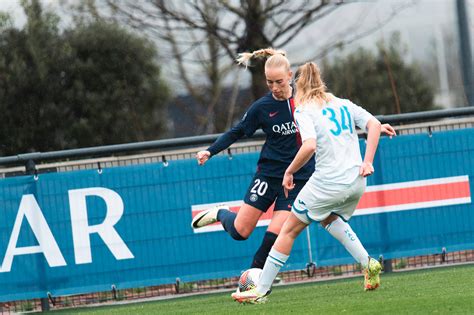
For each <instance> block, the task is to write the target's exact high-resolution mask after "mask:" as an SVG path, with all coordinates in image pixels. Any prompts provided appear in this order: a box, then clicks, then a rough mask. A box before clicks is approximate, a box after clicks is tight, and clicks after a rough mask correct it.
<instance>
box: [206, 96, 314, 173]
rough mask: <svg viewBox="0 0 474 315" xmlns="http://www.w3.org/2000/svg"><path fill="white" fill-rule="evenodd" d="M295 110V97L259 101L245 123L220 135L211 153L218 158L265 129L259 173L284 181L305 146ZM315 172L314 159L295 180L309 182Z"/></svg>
mask: <svg viewBox="0 0 474 315" xmlns="http://www.w3.org/2000/svg"><path fill="white" fill-rule="evenodd" d="M293 111H294V103H293V98H290V99H288V100H283V101H279V100H275V99H274V98H273V96H272V94H271V93H268V94H267V95H265V96H264V97H262V98H260V99H258V100H257V101H255V102H254V103H253V104H252V105H251V106H250V108H249V109H248V110H247V112H246V113H245V114H244V117H243V118H242V120H241V121H240V122H239V123H238V124H237V125H236V126H234V127H233V128H232V129H231V130H229V131H227V132H226V133H224V134H223V135H222V136H220V137H219V138H218V139H217V140H216V142H214V144H212V145H211V146H210V147H209V148H208V151H209V152H211V155H215V154H217V153H219V152H220V151H222V150H224V149H226V148H228V147H229V146H230V145H231V144H232V143H234V142H235V141H237V140H238V139H240V138H242V137H243V136H247V137H250V136H252V135H253V134H254V133H255V131H257V130H258V129H262V130H263V132H264V133H265V134H266V140H265V143H264V145H263V147H262V150H261V152H260V158H259V160H258V169H257V172H259V173H260V174H262V175H265V176H269V177H278V178H283V175H284V173H285V170H286V169H287V167H288V166H289V165H290V163H291V162H292V161H293V159H294V157H295V156H296V153H297V152H298V150H299V148H300V146H301V137H300V135H299V132H298V129H297V126H296V123H295V122H294V119H293ZM313 172H314V157H313V158H311V159H310V160H309V162H308V163H306V165H304V166H303V167H302V168H301V169H300V170H299V171H298V172H297V173H295V174H294V178H295V179H308V178H310V177H311V174H312V173H313Z"/></svg>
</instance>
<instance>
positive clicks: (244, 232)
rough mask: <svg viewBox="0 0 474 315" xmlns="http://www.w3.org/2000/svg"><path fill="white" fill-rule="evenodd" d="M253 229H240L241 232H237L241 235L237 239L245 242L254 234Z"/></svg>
mask: <svg viewBox="0 0 474 315" xmlns="http://www.w3.org/2000/svg"><path fill="white" fill-rule="evenodd" d="M252 231H253V229H250V228H246V227H244V228H240V229H239V230H236V232H237V234H238V235H239V236H238V238H235V237H234V239H236V240H238V241H245V240H246V239H248V238H249V236H250V234H252Z"/></svg>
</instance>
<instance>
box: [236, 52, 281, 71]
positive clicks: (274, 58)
mask: <svg viewBox="0 0 474 315" xmlns="http://www.w3.org/2000/svg"><path fill="white" fill-rule="evenodd" d="M265 58H268V59H267V60H266V62H265V68H268V67H279V66H284V67H285V68H286V69H287V70H288V71H290V62H289V61H288V59H287V58H286V52H285V51H284V50H276V49H273V48H264V49H259V50H255V51H253V52H251V53H249V52H244V53H240V54H239V57H238V58H237V59H236V61H237V64H239V65H244V66H245V67H248V66H249V65H250V61H251V60H252V59H265Z"/></svg>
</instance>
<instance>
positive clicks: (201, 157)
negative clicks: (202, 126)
mask: <svg viewBox="0 0 474 315" xmlns="http://www.w3.org/2000/svg"><path fill="white" fill-rule="evenodd" d="M210 157H211V152H209V151H206V150H203V151H199V152H198V153H196V159H197V162H198V164H199V165H204V163H206V162H207V160H209V158H210Z"/></svg>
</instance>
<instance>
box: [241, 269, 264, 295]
mask: <svg viewBox="0 0 474 315" xmlns="http://www.w3.org/2000/svg"><path fill="white" fill-rule="evenodd" d="M261 275H262V269H260V268H251V269H248V270H245V271H244V272H243V273H242V274H241V275H240V279H239V289H238V290H239V291H240V292H245V291H248V290H251V289H253V288H255V287H256V286H257V281H258V280H259V279H260V276H261Z"/></svg>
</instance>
